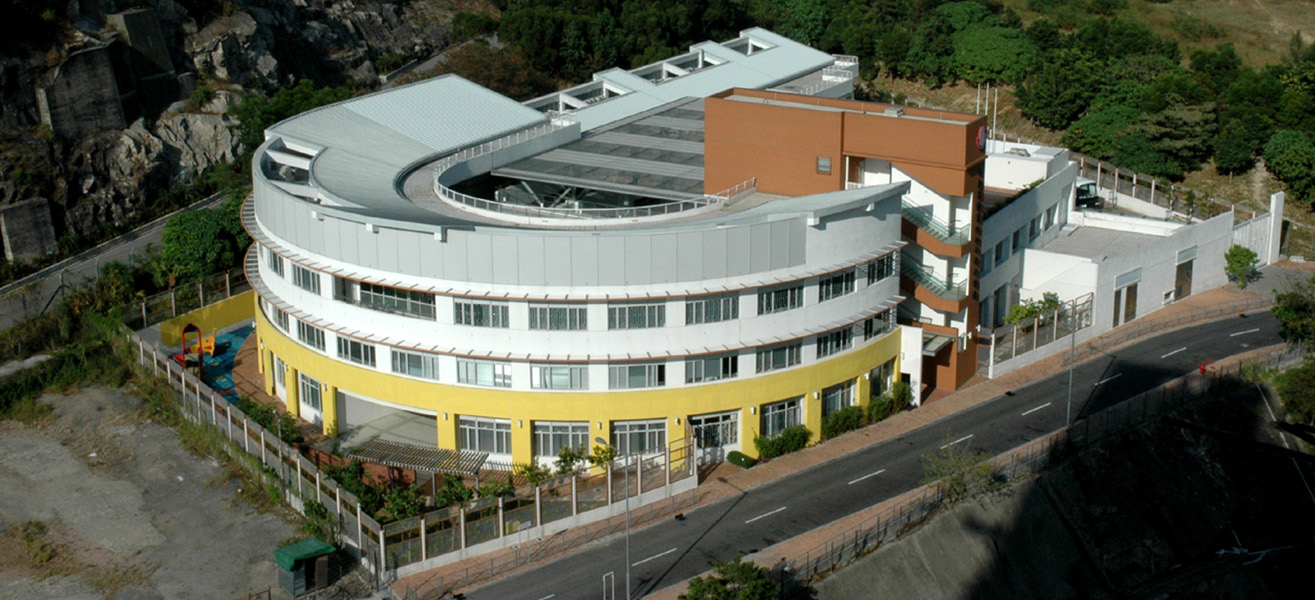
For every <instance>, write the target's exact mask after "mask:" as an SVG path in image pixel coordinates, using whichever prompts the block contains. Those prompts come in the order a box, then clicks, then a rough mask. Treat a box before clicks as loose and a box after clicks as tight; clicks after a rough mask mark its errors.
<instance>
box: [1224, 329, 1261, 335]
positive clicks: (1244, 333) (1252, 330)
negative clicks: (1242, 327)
mask: <svg viewBox="0 0 1315 600" xmlns="http://www.w3.org/2000/svg"><path fill="white" fill-rule="evenodd" d="M1257 331H1260V328H1259V327H1257V328H1255V329H1248V330H1246V331H1239V332H1237V333H1230V334H1228V337H1237V336H1239V335H1246V334H1248V333H1255V332H1257Z"/></svg>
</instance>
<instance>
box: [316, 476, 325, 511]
mask: <svg viewBox="0 0 1315 600" xmlns="http://www.w3.org/2000/svg"><path fill="white" fill-rule="evenodd" d="M315 501H316V502H320V503H323V502H324V497H323V494H322V493H321V492H320V470H319V469H318V468H316V469H315Z"/></svg>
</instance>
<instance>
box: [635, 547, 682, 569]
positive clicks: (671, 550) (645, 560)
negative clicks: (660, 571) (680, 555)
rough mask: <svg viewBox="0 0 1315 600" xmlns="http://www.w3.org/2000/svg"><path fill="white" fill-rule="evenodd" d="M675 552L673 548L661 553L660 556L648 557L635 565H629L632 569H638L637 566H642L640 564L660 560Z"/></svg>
mask: <svg viewBox="0 0 1315 600" xmlns="http://www.w3.org/2000/svg"><path fill="white" fill-rule="evenodd" d="M675 551H676V549H675V548H672V549H670V550H667V551H666V552H663V553H661V554H654V555H653V556H650V557H648V558H645V559H644V560H641V561H639V562H637V563H635V564H632V565H630V566H632V567H638V566H639V565H642V564H644V563H646V562H648V561H650V560H653V559H655V558H662V557H663V556H666V555H668V554H671V553H672V552H675Z"/></svg>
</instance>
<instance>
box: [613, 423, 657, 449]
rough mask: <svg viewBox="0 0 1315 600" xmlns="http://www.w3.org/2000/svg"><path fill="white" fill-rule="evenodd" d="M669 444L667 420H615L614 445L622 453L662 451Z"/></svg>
mask: <svg viewBox="0 0 1315 600" xmlns="http://www.w3.org/2000/svg"><path fill="white" fill-rule="evenodd" d="M666 445H667V422H666V421H665V420H663V419H655V420H652V421H613V422H612V447H613V448H616V450H617V452H619V453H620V454H622V455H626V454H645V453H650V452H660V451H662V449H663V448H665V447H666Z"/></svg>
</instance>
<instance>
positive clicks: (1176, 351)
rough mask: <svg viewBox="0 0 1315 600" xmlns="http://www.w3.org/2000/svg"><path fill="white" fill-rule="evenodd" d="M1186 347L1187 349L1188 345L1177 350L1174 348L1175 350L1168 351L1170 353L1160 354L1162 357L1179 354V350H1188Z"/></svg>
mask: <svg viewBox="0 0 1315 600" xmlns="http://www.w3.org/2000/svg"><path fill="white" fill-rule="evenodd" d="M1186 349H1187V346H1183V347H1182V348H1179V349H1177V350H1174V351H1173V352H1170V353H1168V354H1161V355H1160V358H1169V357H1170V356H1173V355H1175V354H1178V353H1179V352H1182V351H1183V350H1186Z"/></svg>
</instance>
